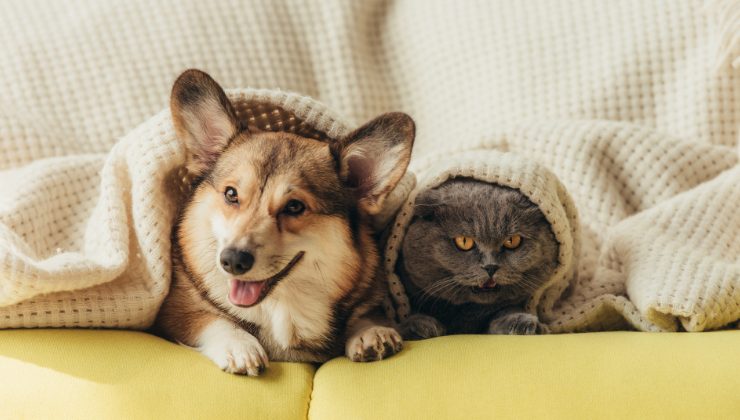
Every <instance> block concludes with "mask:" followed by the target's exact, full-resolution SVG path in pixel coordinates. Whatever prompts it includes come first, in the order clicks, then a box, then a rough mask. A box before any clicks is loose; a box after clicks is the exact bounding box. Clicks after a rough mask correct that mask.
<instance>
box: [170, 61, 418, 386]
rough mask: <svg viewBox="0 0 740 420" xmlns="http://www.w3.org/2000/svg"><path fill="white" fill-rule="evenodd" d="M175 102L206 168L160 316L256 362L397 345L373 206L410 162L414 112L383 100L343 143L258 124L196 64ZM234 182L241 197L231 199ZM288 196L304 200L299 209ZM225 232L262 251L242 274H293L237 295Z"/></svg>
mask: <svg viewBox="0 0 740 420" xmlns="http://www.w3.org/2000/svg"><path fill="white" fill-rule="evenodd" d="M171 110H172V116H173V122H174V125H175V129H176V131H177V134H178V137H179V138H180V139H181V140H183V141H184V142H185V144H186V146H187V149H188V150H189V151H190V153H191V157H190V158H189V160H188V164H187V168H188V171H189V172H190V173H191V174H192V175H194V176H195V177H196V178H197V180H196V181H195V183H194V186H193V193H192V195H191V197H190V198H189V200H188V201H187V203H186V204H185V205H184V207H183V210H182V213H181V216H180V218H179V222H178V223H177V225H176V227H175V229H174V231H173V266H174V273H173V283H172V288H171V291H170V294H169V296H168V297H167V299H166V300H165V302H164V304H163V306H162V309H161V311H160V314H159V316H158V319H157V327H158V328H159V330H160V331H162V332H163V333H164V334H165V335H166V336H167V337H169V338H171V339H174V340H176V341H178V342H181V343H183V344H185V345H188V346H192V347H196V348H198V349H200V350H201V351H202V352H203V353H204V354H206V355H207V356H208V357H210V358H211V359H213V360H214V361H215V362H216V363H217V364H219V365H220V366H221V367H222V368H223V369H225V370H227V371H230V372H234V373H247V374H250V375H256V374H258V373H259V372H260V371H261V370H262V369H263V368H264V367H265V366H266V365H267V359H268V358H269V359H272V360H287V361H309V362H321V361H325V360H327V359H329V358H331V357H335V356H338V355H340V354H341V353H342V351H343V350H344V352H345V353H346V354H347V355H348V356H349V357H350V358H351V359H353V360H357V361H370V360H379V359H382V358H384V357H388V356H390V355H392V354H393V353H395V352H397V351H399V350H400V348H401V339H400V336H399V335H398V333H396V331H395V330H394V329H392V328H391V327H390V326H389V325H390V323H389V322H388V321H387V320H384V319H383V317H382V316H381V315H380V314H381V311H380V309H379V306H380V304H381V301H382V298H383V295H384V293H385V292H384V291H385V281H384V279H383V276H382V273H381V269H380V265H379V256H378V251H377V245H376V244H375V242H374V239H373V232H372V231H371V228H370V217H371V216H372V215H373V214H375V213H377V212H378V211H379V210H380V208H381V206H382V204H383V200H384V198H385V197H386V195H387V194H388V193H389V192H390V191H391V190H392V189H393V187H394V186H395V185H396V183H397V182H398V181H399V180H400V178H401V177H402V175H403V173H404V172H405V170H406V166H407V165H408V160H409V157H410V153H411V147H412V145H413V138H414V124H413V121H412V120H411V118H409V117H408V116H407V115H405V114H401V113H392V114H385V115H382V116H380V117H378V118H376V119H375V120H373V121H371V122H370V123H368V124H366V125H365V126H363V127H361V128H359V129H358V130H356V131H355V132H353V133H351V134H350V135H348V136H346V137H345V138H343V139H341V140H340V141H337V142H335V143H332V144H327V143H325V142H321V141H318V140H313V139H307V138H303V137H299V136H297V135H294V134H290V133H276V132H275V133H273V132H271V133H254V134H253V133H250V132H248V131H247V130H246V128H245V127H242V126H240V125H239V123H238V122H237V118H236V113H235V112H234V109H233V107H232V105H231V103H230V102H229V100H228V99H227V97H226V95H225V94H224V92H223V90H222V89H221V87H220V86H218V84H217V83H216V82H215V81H213V79H211V78H210V76H208V75H207V74H205V73H203V72H200V71H198V70H188V71H186V72H185V73H183V74H182V75H181V76H180V77H179V78H178V79H177V81H176V82H175V84H174V86H173V89H172V99H171ZM227 186H228V187H232V188H235V190H236V191H237V192H238V197H239V198H238V199H239V202H238V203H236V204H234V203H230V202H228V201H227V200H225V199H224V191H225V189H226V187H227ZM289 200H299V201H301V202H302V203H305V207H306V210H305V211H304V212H303V213H301V214H300V215H298V216H295V215H288V213H285V212H284V210H283V209H284V207H285V206H286V203H287V202H288V201H289ZM227 246H239V247H246V248H249V249H250V252H254V255H255V259H254V261H255V262H254V268H252V269H251V270H249V271H248V272H247V273H246V274H244V275H242V276H239V278H240V281H259V280H258V279H264V278H270V276H273V275H274V274H275V273H276V272H279V271H281V270H288V274H287V276H285V277H284V278H282V279H281V280H279V281H275V283H274V286H273V287H272V288H271V289H269V288H268V289H267V290H268V291H267V292H266V293H267V294H266V296H265V297H264V298H263V300H261V301H258V303H256V304H254V306H251V307H248V308H244V307H239V306H236V305H235V304H232V303H231V301H230V300H229V295H228V293H229V289H228V287H229V284H230V283H229V282H230V281H233V280H232V278H233V277H234V276H232V275H229V274H228V273H226V271H224V270H223V269H222V268H221V266H220V264H219V263H218V261H219V260H218V255H219V252H220V251H221V250H222V249H224V248H225V247H227ZM289 261H292V262H289ZM296 261H297V262H296ZM293 263H294V264H295V265H292V264H293ZM265 284H271V283H269V282H268V283H265ZM254 338H256V340H254Z"/></svg>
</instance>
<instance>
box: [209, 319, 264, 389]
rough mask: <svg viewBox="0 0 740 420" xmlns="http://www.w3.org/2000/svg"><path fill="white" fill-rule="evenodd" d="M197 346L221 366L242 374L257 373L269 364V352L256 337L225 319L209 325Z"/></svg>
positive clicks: (255, 374)
mask: <svg viewBox="0 0 740 420" xmlns="http://www.w3.org/2000/svg"><path fill="white" fill-rule="evenodd" d="M199 341H200V343H201V345H200V346H199V347H198V350H200V352H201V353H203V355H205V356H206V357H208V358H209V359H211V360H213V362H214V363H216V364H217V365H218V367H220V368H221V369H223V370H224V371H226V372H229V373H236V374H239V375H249V376H258V375H259V374H260V373H262V372H263V371H264V370H265V368H266V367H267V366H269V360H268V358H267V353H265V349H264V348H262V345H261V344H260V343H259V341H258V340H257V338H255V337H254V336H253V335H252V334H250V333H248V332H246V331H244V330H243V329H241V328H239V327H237V326H235V325H232V324H231V323H230V322H228V321H225V320H218V321H215V322H213V323H212V324H211V325H209V326H208V327H207V328H206V329H205V330H204V331H203V333H202V334H201V339H200V340H199Z"/></svg>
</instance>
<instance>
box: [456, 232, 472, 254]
mask: <svg viewBox="0 0 740 420" xmlns="http://www.w3.org/2000/svg"><path fill="white" fill-rule="evenodd" d="M455 246H456V247H457V249H459V250H460V251H470V250H471V249H473V247H474V246H475V239H473V238H471V237H470V236H462V235H461V236H455Z"/></svg>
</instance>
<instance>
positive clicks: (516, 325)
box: [488, 312, 550, 335]
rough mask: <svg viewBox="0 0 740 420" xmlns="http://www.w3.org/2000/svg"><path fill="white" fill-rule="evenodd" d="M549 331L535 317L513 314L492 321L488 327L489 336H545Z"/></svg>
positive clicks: (519, 313) (518, 313) (521, 313)
mask: <svg viewBox="0 0 740 420" xmlns="http://www.w3.org/2000/svg"><path fill="white" fill-rule="evenodd" d="M549 332H550V330H549V329H548V328H547V325H545V324H543V323H541V322H540V320H539V319H537V317H536V316H534V315H532V314H528V313H524V312H515V313H511V314H507V315H504V316H501V317H499V318H496V319H494V320H493V321H491V323H490V324H489V325H488V333H489V334H517V335H535V334H547V333H549Z"/></svg>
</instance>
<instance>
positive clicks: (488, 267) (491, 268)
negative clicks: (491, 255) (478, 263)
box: [483, 264, 498, 277]
mask: <svg viewBox="0 0 740 420" xmlns="http://www.w3.org/2000/svg"><path fill="white" fill-rule="evenodd" d="M483 269H484V270H486V273H488V276H489V277H493V275H494V273H496V270H498V266H497V265H494V264H488V265H484V266H483Z"/></svg>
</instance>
